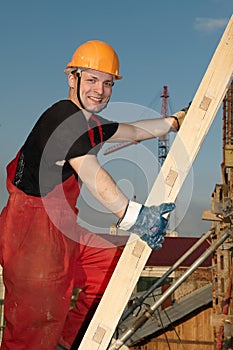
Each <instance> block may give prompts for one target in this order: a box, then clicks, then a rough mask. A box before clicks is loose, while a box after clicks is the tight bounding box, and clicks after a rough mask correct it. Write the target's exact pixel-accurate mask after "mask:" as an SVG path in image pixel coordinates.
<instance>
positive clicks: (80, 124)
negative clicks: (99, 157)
mask: <svg viewBox="0 0 233 350" xmlns="http://www.w3.org/2000/svg"><path fill="white" fill-rule="evenodd" d="M96 118H97V119H98V123H97V124H96V123H94V124H92V123H89V128H91V129H92V130H93V132H94V143H95V146H94V147H93V144H92V142H91V140H90V135H89V132H88V124H87V121H86V118H85V116H84V114H83V113H82V111H81V110H79V109H78V108H77V106H75V105H74V104H72V103H71V102H69V101H62V102H60V103H58V104H57V105H54V106H53V107H52V108H51V109H49V110H48V111H47V112H46V114H45V116H44V117H43V118H42V119H41V120H40V123H39V126H38V129H39V132H38V131H37V135H38V136H39V137H38V138H37V140H38V139H39V140H40V141H39V142H40V144H41V147H42V148H43V157H44V159H45V160H46V162H47V163H48V164H50V165H54V164H55V163H57V162H60V161H63V160H69V159H71V158H76V157H80V156H83V155H85V154H88V153H91V154H97V153H98V151H99V149H100V144H101V142H105V141H107V140H108V139H109V138H110V137H111V136H112V135H114V133H115V132H116V130H117V128H118V123H116V122H112V121H108V120H107V119H105V118H102V117H100V116H96ZM100 132H101V134H102V138H101V137H100Z"/></svg>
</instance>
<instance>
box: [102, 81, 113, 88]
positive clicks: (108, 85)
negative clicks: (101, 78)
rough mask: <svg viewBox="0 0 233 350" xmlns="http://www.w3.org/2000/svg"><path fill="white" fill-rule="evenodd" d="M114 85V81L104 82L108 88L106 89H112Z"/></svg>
mask: <svg viewBox="0 0 233 350" xmlns="http://www.w3.org/2000/svg"><path fill="white" fill-rule="evenodd" d="M113 85H114V82H113V81H105V82H104V86H106V87H112V86H113Z"/></svg>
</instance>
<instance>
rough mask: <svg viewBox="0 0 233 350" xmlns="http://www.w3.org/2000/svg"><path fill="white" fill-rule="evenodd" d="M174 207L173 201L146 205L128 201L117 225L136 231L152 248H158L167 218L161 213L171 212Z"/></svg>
mask: <svg viewBox="0 0 233 350" xmlns="http://www.w3.org/2000/svg"><path fill="white" fill-rule="evenodd" d="M174 208H175V204H174V203H163V204H160V205H159V206H155V205H153V206H151V207H146V206H144V205H141V204H139V203H136V202H132V201H130V202H129V205H128V208H127V210H126V213H125V215H124V217H123V218H122V219H121V220H119V221H118V224H117V227H118V228H120V229H122V230H127V231H129V232H133V233H136V234H137V235H138V236H139V237H140V238H141V239H143V240H144V241H145V242H147V244H148V245H149V246H150V247H151V248H152V249H160V248H162V243H163V241H164V236H165V234H166V229H167V226H168V218H166V217H163V215H164V214H167V213H169V212H171V211H172V210H173V209H174Z"/></svg>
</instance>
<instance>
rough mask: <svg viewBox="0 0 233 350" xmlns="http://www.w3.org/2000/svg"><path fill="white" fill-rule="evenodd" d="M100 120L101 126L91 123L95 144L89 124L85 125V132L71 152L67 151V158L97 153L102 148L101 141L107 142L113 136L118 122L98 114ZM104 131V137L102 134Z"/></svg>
mask: <svg viewBox="0 0 233 350" xmlns="http://www.w3.org/2000/svg"><path fill="white" fill-rule="evenodd" d="M97 118H98V121H99V123H98V124H99V126H98V125H96V124H92V123H90V128H92V130H93V137H94V143H95V145H94V146H93V145H92V144H91V141H90V137H89V134H88V131H87V130H86V129H87V125H84V126H83V127H84V130H85V131H84V132H83V133H82V134H81V135H80V136H79V137H78V138H77V140H75V142H74V143H73V144H72V146H71V148H70V149H69V152H68V153H67V156H66V160H69V159H71V158H75V157H79V156H81V155H85V154H94V155H97V153H98V152H99V150H100V148H101V142H103V143H104V142H106V141H107V140H108V139H109V138H110V137H112V136H113V135H114V134H115V132H116V131H117V129H118V125H119V124H118V123H117V122H112V121H109V120H107V119H105V118H102V117H100V116H97ZM100 133H102V139H101V136H100Z"/></svg>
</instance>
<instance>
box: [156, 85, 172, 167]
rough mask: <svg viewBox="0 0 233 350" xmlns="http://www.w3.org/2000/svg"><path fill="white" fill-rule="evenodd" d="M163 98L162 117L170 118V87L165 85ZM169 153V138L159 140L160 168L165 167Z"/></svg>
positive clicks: (165, 136) (164, 137)
mask: <svg viewBox="0 0 233 350" xmlns="http://www.w3.org/2000/svg"><path fill="white" fill-rule="evenodd" d="M160 97H161V98H162V107H161V117H167V116H168V98H169V94H168V87H167V86H166V85H164V87H163V92H162V94H161V96H160ZM168 151H169V136H168V134H167V135H164V136H162V137H160V138H159V139H158V161H159V166H160V167H161V166H162V165H163V162H164V160H165V158H166V157H167V154H168Z"/></svg>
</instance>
